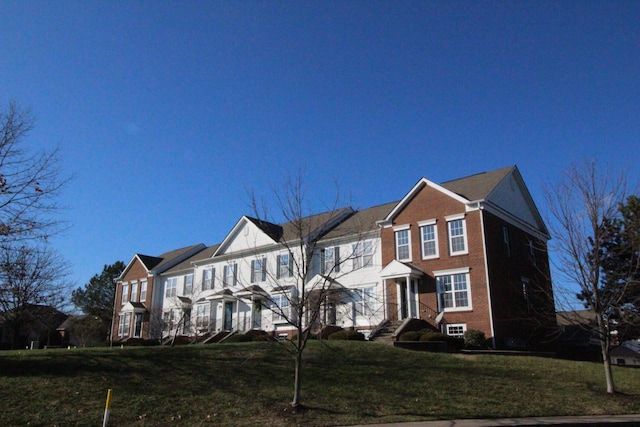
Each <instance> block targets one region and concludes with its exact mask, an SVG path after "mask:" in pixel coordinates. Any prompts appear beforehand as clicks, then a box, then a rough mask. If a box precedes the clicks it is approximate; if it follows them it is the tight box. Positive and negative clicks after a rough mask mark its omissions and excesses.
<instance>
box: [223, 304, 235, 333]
mask: <svg viewBox="0 0 640 427" xmlns="http://www.w3.org/2000/svg"><path fill="white" fill-rule="evenodd" d="M232 329H233V303H232V302H225V303H224V330H225V331H230V330H232Z"/></svg>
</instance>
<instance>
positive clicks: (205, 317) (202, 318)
mask: <svg viewBox="0 0 640 427" xmlns="http://www.w3.org/2000/svg"><path fill="white" fill-rule="evenodd" d="M210 313H211V305H210V304H209V303H207V304H198V305H196V328H198V329H200V330H201V329H209V319H210V317H211V315H210Z"/></svg>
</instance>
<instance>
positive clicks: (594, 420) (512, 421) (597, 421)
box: [352, 414, 640, 427]
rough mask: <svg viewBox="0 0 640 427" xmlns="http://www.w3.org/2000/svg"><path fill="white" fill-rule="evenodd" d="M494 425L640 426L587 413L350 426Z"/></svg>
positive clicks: (635, 419) (633, 418)
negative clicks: (577, 415)
mask: <svg viewBox="0 0 640 427" xmlns="http://www.w3.org/2000/svg"><path fill="white" fill-rule="evenodd" d="M494 426H564V427H568V426H581V427H585V426H592V427H596V426H597V427H608V426H613V427H621V426H640V414H638V415H588V416H580V417H532V418H497V419H493V420H492V419H485V420H441V421H416V422H408V423H392V424H367V425H366V426H352V427H494Z"/></svg>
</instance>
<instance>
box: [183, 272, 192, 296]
mask: <svg viewBox="0 0 640 427" xmlns="http://www.w3.org/2000/svg"><path fill="white" fill-rule="evenodd" d="M192 293H193V274H187V275H186V276H184V294H183V295H191V294H192Z"/></svg>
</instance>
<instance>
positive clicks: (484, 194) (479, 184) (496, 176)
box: [440, 166, 516, 201]
mask: <svg viewBox="0 0 640 427" xmlns="http://www.w3.org/2000/svg"><path fill="white" fill-rule="evenodd" d="M514 169H516V167H515V166H507V167H505V168H502V169H496V170H493V171H490V172H481V173H477V174H475V175H470V176H467V177H464V178H459V179H454V180H452V181H446V182H443V183H442V184H440V185H441V186H442V187H444V188H446V189H447V190H449V191H451V192H453V193H456V194H458V195H460V196H462V197H464V198H465V199H467V200H469V201H474V200H484V199H486V198H488V197H489V195H490V194H491V192H492V191H493V190H494V189H495V188H496V187H497V186H498V184H500V182H501V181H502V180H503V179H504V178H505V177H506V176H507V175H509V174H510V173H511V172H513V170H514Z"/></svg>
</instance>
